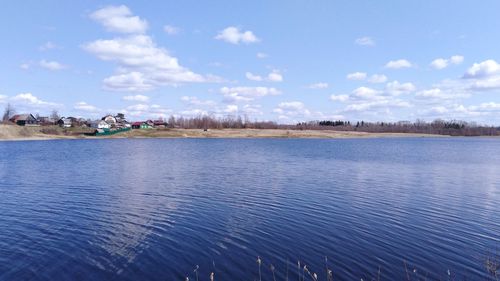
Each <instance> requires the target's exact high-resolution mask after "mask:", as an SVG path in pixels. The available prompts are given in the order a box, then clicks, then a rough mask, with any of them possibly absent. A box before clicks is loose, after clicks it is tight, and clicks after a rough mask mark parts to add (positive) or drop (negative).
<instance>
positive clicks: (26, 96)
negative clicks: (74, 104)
mask: <svg viewBox="0 0 500 281" xmlns="http://www.w3.org/2000/svg"><path fill="white" fill-rule="evenodd" d="M11 101H12V102H13V103H14V104H16V105H20V106H28V107H33V108H41V107H49V106H51V107H60V106H61V105H60V104H57V103H53V102H46V101H43V100H41V99H39V98H38V97H36V96H34V95H33V94H32V93H21V94H18V95H16V96H14V97H12V98H11Z"/></svg>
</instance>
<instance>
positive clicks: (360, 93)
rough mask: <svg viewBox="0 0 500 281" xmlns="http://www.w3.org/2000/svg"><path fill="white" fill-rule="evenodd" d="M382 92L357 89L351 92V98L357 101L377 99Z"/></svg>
mask: <svg viewBox="0 0 500 281" xmlns="http://www.w3.org/2000/svg"><path fill="white" fill-rule="evenodd" d="M381 93H382V91H379V90H375V89H372V88H368V87H359V88H357V89H354V90H353V91H352V94H351V96H352V97H354V98H357V99H377V98H379V95H380V94H381Z"/></svg>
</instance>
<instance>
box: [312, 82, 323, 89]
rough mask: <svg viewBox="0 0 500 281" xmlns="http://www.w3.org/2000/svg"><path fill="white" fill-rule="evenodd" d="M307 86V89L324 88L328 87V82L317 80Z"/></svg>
mask: <svg viewBox="0 0 500 281" xmlns="http://www.w3.org/2000/svg"><path fill="white" fill-rule="evenodd" d="M307 87H308V88H309V89H326V88H328V83H326V82H318V83H314V84H311V85H309V86H307Z"/></svg>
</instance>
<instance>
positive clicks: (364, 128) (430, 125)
mask: <svg viewBox="0 0 500 281" xmlns="http://www.w3.org/2000/svg"><path fill="white" fill-rule="evenodd" d="M14 114H15V110H14V108H13V107H12V106H11V105H10V104H8V105H7V106H6V108H5V111H4V114H3V116H2V117H3V118H2V121H3V122H8V121H9V119H10V118H11V117H12V116H13V115H14ZM51 116H52V117H58V113H57V111H53V112H52V114H51ZM167 127H168V128H181V129H286V130H333V131H358V132H367V133H414V134H437V135H451V136H499V135H500V127H495V126H486V125H480V124H477V123H475V122H465V121H460V120H449V121H447V120H441V119H437V120H434V121H431V122H427V121H424V120H416V121H414V122H410V121H398V122H366V121H356V122H351V121H346V120H319V121H309V122H300V123H297V124H295V125H289V124H288V125H287V124H279V123H277V122H274V121H257V120H254V121H252V120H250V119H249V118H248V116H243V117H241V116H232V115H228V116H222V117H219V116H215V115H200V116H195V117H175V116H171V117H170V118H168V120H167Z"/></svg>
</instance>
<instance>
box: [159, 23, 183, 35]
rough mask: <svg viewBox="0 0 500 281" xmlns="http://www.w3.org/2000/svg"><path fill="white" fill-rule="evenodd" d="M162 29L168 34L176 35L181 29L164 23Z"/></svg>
mask: <svg viewBox="0 0 500 281" xmlns="http://www.w3.org/2000/svg"><path fill="white" fill-rule="evenodd" d="M163 31H165V32H166V33H167V34H168V35H176V34H179V32H181V29H180V28H179V27H176V26H173V25H165V26H164V27H163Z"/></svg>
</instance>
